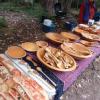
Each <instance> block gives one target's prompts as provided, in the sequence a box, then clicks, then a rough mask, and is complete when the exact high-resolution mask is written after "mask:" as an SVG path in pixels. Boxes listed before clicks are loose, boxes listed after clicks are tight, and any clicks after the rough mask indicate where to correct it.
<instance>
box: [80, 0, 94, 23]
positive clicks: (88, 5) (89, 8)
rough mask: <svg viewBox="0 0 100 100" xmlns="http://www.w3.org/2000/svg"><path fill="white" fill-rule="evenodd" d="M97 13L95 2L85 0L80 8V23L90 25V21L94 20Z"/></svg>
mask: <svg viewBox="0 0 100 100" xmlns="http://www.w3.org/2000/svg"><path fill="white" fill-rule="evenodd" d="M95 13H96V4H95V0H84V1H83V2H82V4H81V6H80V12H79V23H85V24H86V23H88V20H89V19H93V18H94V15H95Z"/></svg>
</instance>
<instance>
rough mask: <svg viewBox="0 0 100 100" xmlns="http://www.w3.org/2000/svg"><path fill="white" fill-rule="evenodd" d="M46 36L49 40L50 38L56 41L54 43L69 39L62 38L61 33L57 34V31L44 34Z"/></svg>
mask: <svg viewBox="0 0 100 100" xmlns="http://www.w3.org/2000/svg"><path fill="white" fill-rule="evenodd" d="M46 37H47V38H48V39H49V40H51V41H53V42H56V43H60V44H61V43H63V42H65V41H66V42H68V41H69V39H66V38H64V37H63V36H62V35H61V34H58V33H51V32H50V33H47V34H46Z"/></svg>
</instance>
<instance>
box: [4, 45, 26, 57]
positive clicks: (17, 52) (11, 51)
mask: <svg viewBox="0 0 100 100" xmlns="http://www.w3.org/2000/svg"><path fill="white" fill-rule="evenodd" d="M6 54H7V55H8V56H9V57H11V58H23V57H25V56H26V52H25V51H24V50H23V49H22V48H21V47H18V46H11V47H8V49H7V51H6Z"/></svg>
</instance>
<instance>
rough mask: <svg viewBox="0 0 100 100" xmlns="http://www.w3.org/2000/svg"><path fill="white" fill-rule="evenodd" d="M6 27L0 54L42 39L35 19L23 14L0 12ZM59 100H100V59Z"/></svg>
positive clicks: (0, 36) (0, 33)
mask: <svg viewBox="0 0 100 100" xmlns="http://www.w3.org/2000/svg"><path fill="white" fill-rule="evenodd" d="M0 16H4V17H5V19H6V20H7V23H8V27H7V28H4V29H0V53H3V52H5V50H6V49H7V47H8V46H10V45H16V44H19V43H22V42H26V41H32V42H34V41H36V40H40V39H44V33H43V32H42V31H41V28H40V24H39V22H38V21H37V19H35V18H32V17H29V16H27V15H25V14H23V13H21V14H20V13H12V12H2V11H1V12H0ZM61 100H100V57H98V58H97V59H96V60H95V61H94V62H93V63H92V64H91V65H90V66H89V68H88V69H87V70H85V72H84V73H83V74H82V75H81V76H79V78H78V79H77V80H76V81H75V82H74V83H73V85H72V86H71V87H70V88H69V89H68V90H67V91H66V92H65V93H64V95H63V96H62V97H61Z"/></svg>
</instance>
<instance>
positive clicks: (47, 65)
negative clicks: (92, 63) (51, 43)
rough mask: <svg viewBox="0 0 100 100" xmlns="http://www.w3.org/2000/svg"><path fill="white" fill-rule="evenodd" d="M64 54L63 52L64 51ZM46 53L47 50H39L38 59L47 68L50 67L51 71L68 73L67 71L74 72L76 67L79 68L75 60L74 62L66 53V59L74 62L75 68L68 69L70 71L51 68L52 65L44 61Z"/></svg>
mask: <svg viewBox="0 0 100 100" xmlns="http://www.w3.org/2000/svg"><path fill="white" fill-rule="evenodd" d="M62 52H63V51H62ZM45 53H46V50H45V49H44V48H41V49H39V50H38V52H37V57H38V59H39V60H40V62H41V63H43V64H44V65H45V66H46V67H48V68H50V69H52V70H56V71H61V72H66V71H73V70H75V69H76V67H77V65H76V62H75V60H74V59H73V58H72V57H71V56H70V55H68V54H66V53H65V52H63V53H64V54H65V55H66V57H67V59H68V60H69V61H72V62H73V66H71V67H70V68H68V69H65V68H58V67H56V66H51V65H50V64H48V63H47V62H46V61H45V60H44V55H45Z"/></svg>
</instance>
